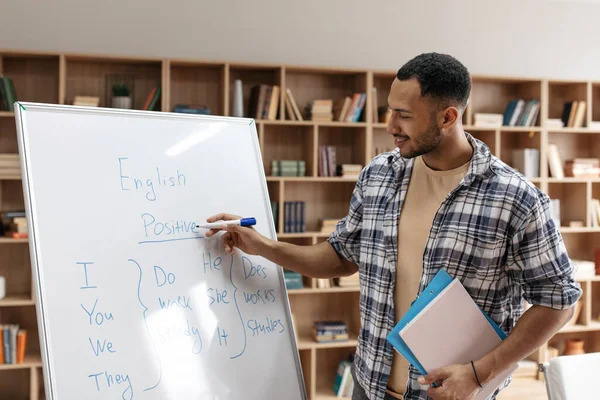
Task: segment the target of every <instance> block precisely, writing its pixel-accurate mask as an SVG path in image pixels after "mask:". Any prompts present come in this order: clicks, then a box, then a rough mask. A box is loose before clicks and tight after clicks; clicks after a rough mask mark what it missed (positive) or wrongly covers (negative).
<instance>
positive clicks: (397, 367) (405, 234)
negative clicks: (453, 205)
mask: <svg viewBox="0 0 600 400" xmlns="http://www.w3.org/2000/svg"><path fill="white" fill-rule="evenodd" d="M469 164H470V162H468V163H466V164H464V165H462V166H460V167H458V168H456V169H452V170H448V171H435V170H432V169H431V168H429V167H428V166H427V164H425V162H424V161H423V159H422V158H421V157H417V158H416V159H415V163H414V167H413V171H412V176H411V179H410V183H409V185H408V192H407V193H406V198H405V201H404V205H403V206H402V211H401V215H400V219H399V222H398V264H397V266H396V290H395V294H394V296H395V318H396V322H398V321H399V320H400V318H402V316H404V314H406V312H407V311H408V309H409V308H410V305H411V303H412V302H413V301H414V299H415V298H416V296H417V291H418V289H419V282H420V281H421V273H422V271H423V252H424V251H425V245H426V242H427V238H428V237H429V230H430V229H431V226H432V223H433V218H434V216H435V214H436V212H437V210H438V208H439V207H440V205H441V204H442V202H443V201H444V199H445V198H446V196H447V195H448V193H450V192H451V191H452V190H453V189H454V188H456V186H458V184H459V183H460V181H461V180H462V178H463V177H464V176H465V174H466V172H467V171H468V169H469ZM407 380H408V362H407V361H406V359H405V358H404V357H402V356H400V355H399V354H398V353H397V352H396V351H394V359H393V363H392V371H391V375H390V379H389V381H388V389H390V390H391V391H393V392H395V394H397V395H398V394H399V395H400V396H401V395H403V394H404V392H405V391H406V382H407ZM390 394H394V393H390ZM399 398H401V397H399Z"/></svg>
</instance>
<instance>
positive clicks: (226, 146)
mask: <svg viewBox="0 0 600 400" xmlns="http://www.w3.org/2000/svg"><path fill="white" fill-rule="evenodd" d="M15 109H16V116H15V118H16V122H17V130H18V137H19V150H20V155H21V162H22V164H21V165H22V168H23V191H24V195H25V207H26V211H27V215H28V218H29V233H30V250H31V258H32V270H33V280H34V283H35V294H36V304H37V307H38V308H37V310H38V327H39V334H40V344H41V352H42V361H43V366H44V379H45V384H46V395H47V398H48V399H52V400H67V399H83V398H85V399H124V400H129V399H163V400H164V399H215V400H216V399H219V400H221V399H306V397H307V396H306V390H305V387H304V380H303V376H302V369H301V366H300V361H299V356H298V349H297V347H296V338H295V333H294V331H293V325H292V320H291V313H290V308H289V303H288V298H287V292H286V287H285V283H284V279H283V272H282V270H281V268H280V267H279V266H277V265H275V264H273V263H271V262H269V261H268V260H266V259H264V258H261V257H256V256H249V255H247V254H243V253H241V252H240V251H236V254H235V255H233V256H231V255H229V254H228V253H226V252H225V251H224V250H223V247H222V244H221V241H220V236H221V234H218V235H216V236H214V237H211V238H205V237H204V233H205V232H206V231H204V230H201V229H198V228H196V223H203V222H205V220H206V218H207V217H209V216H211V215H214V214H216V213H219V212H229V213H233V214H238V215H241V216H244V217H255V218H256V219H257V225H256V227H255V228H256V229H257V231H258V232H260V233H261V234H263V235H265V236H267V237H270V238H272V239H275V238H276V235H275V228H274V222H273V218H272V213H271V207H270V200H269V195H268V191H267V186H266V180H265V176H264V170H263V165H262V160H261V154H260V149H259V146H258V138H257V132H256V125H255V123H254V121H253V120H251V119H244V118H225V117H214V116H195V115H182V114H175V113H158V112H147V111H132V110H112V109H102V108H85V107H73V106H61V105H50V104H38V103H19V107H15Z"/></svg>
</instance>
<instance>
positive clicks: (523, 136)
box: [500, 131, 542, 179]
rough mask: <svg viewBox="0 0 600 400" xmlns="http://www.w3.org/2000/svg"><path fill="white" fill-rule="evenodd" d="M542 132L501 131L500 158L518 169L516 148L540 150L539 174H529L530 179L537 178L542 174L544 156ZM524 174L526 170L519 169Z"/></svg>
mask: <svg viewBox="0 0 600 400" xmlns="http://www.w3.org/2000/svg"><path fill="white" fill-rule="evenodd" d="M541 138H542V134H541V133H539V132H530V133H525V132H514V131H501V133H500V144H501V150H500V159H501V160H502V161H504V162H505V163H507V164H508V165H510V166H511V167H512V168H515V169H517V165H516V163H515V161H516V158H515V155H514V153H513V151H514V150H524V149H534V150H537V151H538V161H537V174H535V175H534V176H527V178H528V179H537V178H540V176H541V157H542V153H541V151H542V139H541ZM519 172H520V173H521V174H523V175H524V172H525V171H519Z"/></svg>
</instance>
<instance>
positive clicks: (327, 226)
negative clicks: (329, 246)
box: [320, 218, 340, 235]
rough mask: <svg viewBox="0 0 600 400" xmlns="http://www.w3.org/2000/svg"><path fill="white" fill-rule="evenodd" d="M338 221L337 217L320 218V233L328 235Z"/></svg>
mask: <svg viewBox="0 0 600 400" xmlns="http://www.w3.org/2000/svg"><path fill="white" fill-rule="evenodd" d="M338 222H340V220H339V219H336V218H334V219H322V220H321V232H320V233H322V234H327V235H329V234H330V233H331V232H333V231H334V230H335V226H336V225H337V223H338Z"/></svg>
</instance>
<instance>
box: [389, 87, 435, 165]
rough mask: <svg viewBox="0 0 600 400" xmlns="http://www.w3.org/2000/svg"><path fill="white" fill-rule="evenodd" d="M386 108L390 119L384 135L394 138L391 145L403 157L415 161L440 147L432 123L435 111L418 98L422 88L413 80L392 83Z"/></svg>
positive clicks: (428, 103)
mask: <svg viewBox="0 0 600 400" xmlns="http://www.w3.org/2000/svg"><path fill="white" fill-rule="evenodd" d="M388 105H389V107H390V108H391V109H392V117H391V118H390V121H389V123H388V126H387V132H388V133H389V134H391V135H392V136H393V137H394V144H395V145H396V147H398V148H399V149H400V155H401V156H402V157H405V158H412V157H417V156H420V155H423V154H426V153H429V152H431V151H433V150H435V149H436V148H437V147H438V146H439V144H440V142H441V140H442V133H441V130H440V128H438V125H437V121H436V119H435V115H436V114H437V113H436V112H435V111H436V110H435V109H434V108H433V105H432V104H431V102H430V101H429V100H428V99H426V98H423V97H422V96H421V87H420V85H419V82H418V81H417V80H416V79H411V80H408V81H400V80H398V79H394V82H393V83H392V87H391V89H390V94H389V96H388Z"/></svg>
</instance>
